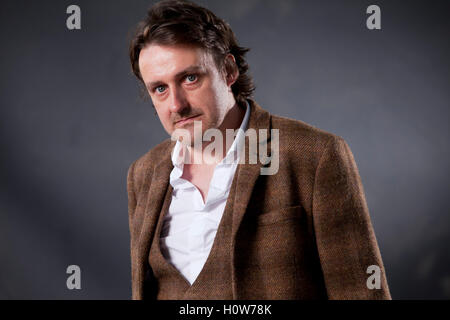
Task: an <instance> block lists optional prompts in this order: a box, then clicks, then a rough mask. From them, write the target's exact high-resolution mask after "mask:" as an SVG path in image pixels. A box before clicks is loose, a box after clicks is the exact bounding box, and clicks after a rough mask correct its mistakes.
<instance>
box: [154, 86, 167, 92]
mask: <svg viewBox="0 0 450 320" xmlns="http://www.w3.org/2000/svg"><path fill="white" fill-rule="evenodd" d="M155 90H156V91H157V92H158V93H163V92H164V91H165V90H166V88H165V87H164V86H158V87H156V88H155Z"/></svg>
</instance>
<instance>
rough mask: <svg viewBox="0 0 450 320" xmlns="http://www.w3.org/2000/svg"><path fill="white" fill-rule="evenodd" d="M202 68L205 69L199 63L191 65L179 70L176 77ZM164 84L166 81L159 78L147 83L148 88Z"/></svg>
mask: <svg viewBox="0 0 450 320" xmlns="http://www.w3.org/2000/svg"><path fill="white" fill-rule="evenodd" d="M202 70H203V68H202V67H201V66H198V65H195V66H190V67H187V68H186V69H184V70H182V71H180V72H178V73H177V74H175V78H177V79H179V78H182V77H183V76H185V75H187V74H189V73H194V72H200V71H202ZM163 84H164V82H162V81H159V80H157V81H152V82H147V83H146V84H145V85H146V86H147V88H148V89H152V88H156V87H158V86H160V85H163Z"/></svg>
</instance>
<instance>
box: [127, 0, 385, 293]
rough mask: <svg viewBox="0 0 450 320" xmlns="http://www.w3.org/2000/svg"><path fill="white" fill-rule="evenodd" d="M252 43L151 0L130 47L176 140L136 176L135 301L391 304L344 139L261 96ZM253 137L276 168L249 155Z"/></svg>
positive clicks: (216, 22) (206, 14) (198, 14)
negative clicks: (265, 104) (273, 108)
mask: <svg viewBox="0 0 450 320" xmlns="http://www.w3.org/2000/svg"><path fill="white" fill-rule="evenodd" d="M247 51H248V49H246V48H242V47H240V46H238V44H237V41H236V39H235V36H234V34H233V32H232V31H231V29H230V27H229V25H228V24H226V23H225V22H224V21H223V20H222V19H220V18H218V17H216V16H215V15H214V14H213V13H212V12H210V11H209V10H207V9H205V8H202V7H200V6H198V5H195V4H193V3H191V2H186V1H178V0H177V1H172V0H170V1H162V2H159V3H157V4H156V5H154V6H153V7H152V8H151V9H150V10H149V12H148V16H147V18H146V19H145V21H143V22H141V23H140V24H139V26H138V28H137V32H136V35H135V36H134V37H133V39H132V41H131V45H130V58H131V64H132V69H133V72H134V74H135V75H136V76H137V77H138V79H139V80H140V81H141V82H142V83H143V84H144V86H145V88H146V90H147V91H148V93H149V95H150V97H151V99H152V102H153V105H154V108H155V110H156V113H157V114H158V117H159V119H160V121H161V123H162V125H163V127H164V129H165V130H166V131H167V132H168V133H169V135H171V136H172V139H167V140H165V141H163V142H162V143H160V144H158V145H157V146H156V147H154V148H153V149H151V150H150V151H149V152H147V153H146V154H145V155H143V156H142V157H140V158H139V159H138V160H136V161H134V162H133V164H132V165H131V166H130V168H129V171H128V183H127V187H128V197H129V223H130V235H131V261H132V291H133V294H132V297H133V299H390V293H389V289H388V285H387V281H386V276H385V272H384V267H383V263H382V260H381V256H380V252H379V249H378V246H377V242H376V239H375V235H374V232H373V229H372V226H371V222H370V217H369V213H368V208H367V204H366V201H365V197H364V192H363V187H362V184H361V181H360V177H359V174H358V170H357V167H356V164H355V161H354V158H353V155H352V153H351V151H350V149H349V147H348V145H347V144H346V142H345V141H344V140H343V139H342V138H341V137H338V136H336V135H333V134H331V133H328V132H325V131H322V130H320V129H317V128H314V127H312V126H310V125H308V124H306V123H304V122H302V121H298V120H293V119H288V118H283V117H279V116H276V115H272V114H269V113H268V112H267V111H266V110H264V109H263V108H261V107H260V106H259V105H258V104H257V103H256V102H255V101H254V100H253V99H251V96H252V92H253V90H254V87H253V84H252V80H251V78H250V76H249V75H248V66H247V63H246V61H245V58H244V56H245V53H246V52H247ZM198 125H201V128H200V130H198V129H199V127H198ZM227 129H228V130H236V129H239V130H236V132H237V134H236V137H235V138H234V140H232V141H231V142H225V143H223V144H222V148H220V147H219V148H216V149H215V150H214V152H210V153H207V152H205V151H206V150H207V149H208V146H210V144H211V143H212V141H211V139H208V138H206V139H205V136H207V133H208V130H216V131H215V132H216V133H217V135H216V137H222V138H223V137H225V136H226V133H227ZM180 131H181V132H182V133H183V134H182V135H178V134H177V132H178V133H179V132H180ZM244 132H245V134H244ZM247 132H255V133H256V134H257V141H258V149H257V150H258V151H257V153H258V154H259V159H265V158H264V156H263V157H261V152H262V151H263V150H265V151H267V155H269V154H270V156H269V159H270V160H271V161H270V162H271V163H269V164H268V163H267V161H259V162H257V163H255V162H252V161H249V159H250V158H251V150H252V145H251V144H252V141H253V140H251V139H250V138H249V136H247ZM246 138H247V139H246ZM199 139H201V140H200V143H198V141H199ZM216 139H217V138H216ZM214 142H215V141H214ZM219 145H220V144H219ZM242 146H244V147H242ZM242 148H243V149H242ZM242 150H244V151H245V152H243V153H242V152H241V151H242ZM253 150H255V149H253ZM202 156H205V157H204V158H202ZM247 156H248V159H247ZM199 158H200V159H203V160H204V159H205V158H206V159H209V160H211V158H213V159H214V160H215V161H200V162H198V161H195V160H194V161H193V159H199ZM243 159H245V160H244V161H242V160H243ZM275 161H276V162H277V164H276V165H274V162H275ZM263 162H264V163H263ZM272 165H274V166H275V167H274V168H275V170H272V171H270V170H268V171H267V170H266V171H264V170H265V169H268V166H272ZM263 172H265V174H263ZM268 172H269V173H268Z"/></svg>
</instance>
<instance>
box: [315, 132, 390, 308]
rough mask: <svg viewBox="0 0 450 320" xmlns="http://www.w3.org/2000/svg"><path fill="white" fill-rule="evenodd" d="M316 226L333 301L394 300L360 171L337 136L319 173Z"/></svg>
mask: <svg viewBox="0 0 450 320" xmlns="http://www.w3.org/2000/svg"><path fill="white" fill-rule="evenodd" d="M313 224H314V232H315V236H316V244H317V249H318V254H319V259H320V263H321V267H322V272H323V276H324V281H325V286H326V290H327V294H328V298H329V299H340V300H341V299H371V300H374V299H391V296H390V293H389V288H388V284H387V280H386V274H385V270H384V266H383V262H382V259H381V254H380V251H379V248H378V244H377V241H376V238H375V233H374V231H373V228H372V224H371V221H370V216H369V210H368V208H367V203H366V199H365V196H364V190H363V186H362V183H361V179H360V176H359V173H358V169H357V167H356V163H355V160H354V157H353V154H352V152H351V150H350V148H349V146H348V145H347V143H346V142H345V141H344V139H342V138H341V137H338V136H332V138H330V140H329V141H328V143H327V146H326V148H325V151H324V152H323V154H322V156H321V158H320V161H319V164H318V167H317V170H316V174H315V182H314V191H313Z"/></svg>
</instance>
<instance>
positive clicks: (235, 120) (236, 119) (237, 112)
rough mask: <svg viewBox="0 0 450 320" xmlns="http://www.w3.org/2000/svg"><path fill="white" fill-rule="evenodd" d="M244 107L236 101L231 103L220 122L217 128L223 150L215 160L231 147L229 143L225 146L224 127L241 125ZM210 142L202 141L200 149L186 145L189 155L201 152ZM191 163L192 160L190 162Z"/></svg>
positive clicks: (224, 154) (233, 127) (234, 128)
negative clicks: (220, 134)
mask: <svg viewBox="0 0 450 320" xmlns="http://www.w3.org/2000/svg"><path fill="white" fill-rule="evenodd" d="M245 111H246V110H245V109H243V108H241V107H240V106H239V105H238V104H237V103H236V102H235V104H234V105H233V107H231V108H230V109H229V110H228V112H227V114H226V115H225V118H224V120H223V121H222V124H221V125H220V126H219V127H218V128H217V129H219V130H220V132H221V133H222V137H223V140H224V141H222V146H223V152H222V157H220V159H219V158H216V159H215V160H216V161H221V160H222V159H223V158H225V156H226V154H227V152H228V150H229V148H230V147H231V143H230V145H229V146H227V143H226V129H233V130H236V129H239V127H240V126H241V123H242V121H243V119H244V116H245ZM210 143H211V141H204V142H203V144H202V148H201V150H196V149H194V148H193V147H191V146H188V148H189V153H190V154H191V156H194V154H196V153H203V150H204V149H205V147H206V146H207V145H209V144H210ZM213 156H215V154H214V153H213ZM191 163H193V162H191Z"/></svg>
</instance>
